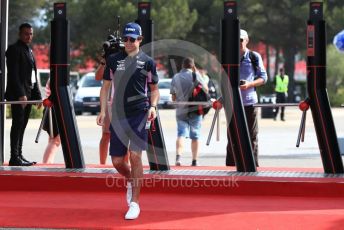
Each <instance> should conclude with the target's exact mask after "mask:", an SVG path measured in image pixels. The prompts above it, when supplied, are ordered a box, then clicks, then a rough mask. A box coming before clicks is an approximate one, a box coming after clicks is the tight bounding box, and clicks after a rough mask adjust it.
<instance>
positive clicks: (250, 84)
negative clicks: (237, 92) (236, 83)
mask: <svg viewBox="0 0 344 230" xmlns="http://www.w3.org/2000/svg"><path fill="white" fill-rule="evenodd" d="M251 87H253V82H249V81H246V80H240V89H241V90H247V89H249V88H251Z"/></svg>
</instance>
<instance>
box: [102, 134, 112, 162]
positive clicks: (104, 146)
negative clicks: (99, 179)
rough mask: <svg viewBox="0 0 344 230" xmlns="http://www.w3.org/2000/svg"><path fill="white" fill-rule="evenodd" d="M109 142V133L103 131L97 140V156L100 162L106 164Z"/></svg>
mask: <svg viewBox="0 0 344 230" xmlns="http://www.w3.org/2000/svg"><path fill="white" fill-rule="evenodd" d="M109 143H110V133H108V132H103V133H102V138H101V139H100V142H99V158H100V164H103V165H104V164H106V158H107V155H108V151H109Z"/></svg>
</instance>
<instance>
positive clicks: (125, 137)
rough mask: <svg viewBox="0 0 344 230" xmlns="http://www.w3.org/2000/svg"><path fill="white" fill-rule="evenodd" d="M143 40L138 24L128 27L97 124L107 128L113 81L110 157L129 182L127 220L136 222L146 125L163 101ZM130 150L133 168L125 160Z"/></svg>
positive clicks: (110, 64)
mask: <svg viewBox="0 0 344 230" xmlns="http://www.w3.org/2000/svg"><path fill="white" fill-rule="evenodd" d="M142 39H143V37H142V31H141V27H140V26H139V25H138V24H136V23H128V24H127V25H126V26H125V27H124V32H123V41H124V46H125V51H120V52H118V53H115V54H112V55H110V56H109V57H108V58H107V60H106V68H105V72H104V77H103V79H104V81H103V86H102V88H101V91H100V103H101V111H100V114H99V115H98V117H97V124H98V125H103V124H104V118H105V113H106V107H107V106H108V105H107V101H108V95H109V89H110V87H111V79H112V84H113V85H114V96H113V104H112V119H111V125H110V155H111V159H112V164H113V166H114V167H115V168H116V170H117V171H118V172H119V173H120V174H121V175H123V176H124V177H125V178H126V180H127V202H128V206H129V210H128V212H127V213H126V215H125V219H127V220H132V219H136V218H137V217H138V216H139V214H140V207H139V195H140V189H141V184H142V179H143V167H142V159H141V155H142V151H143V150H146V148H147V138H148V132H147V129H146V128H145V125H146V123H147V122H148V123H149V122H152V121H153V120H154V119H155V118H156V106H157V104H158V100H159V91H158V86H157V83H158V75H157V72H156V65H155V63H154V61H153V59H152V58H151V57H149V56H148V55H147V54H145V53H144V52H143V51H141V50H140V49H139V47H140V43H141V42H142ZM148 86H149V88H150V90H148V88H147V87H148ZM148 91H150V95H149V94H148V93H147V92H148ZM128 150H129V154H130V156H129V159H130V166H129V164H128V163H127V161H126V160H125V156H126V154H127V152H128Z"/></svg>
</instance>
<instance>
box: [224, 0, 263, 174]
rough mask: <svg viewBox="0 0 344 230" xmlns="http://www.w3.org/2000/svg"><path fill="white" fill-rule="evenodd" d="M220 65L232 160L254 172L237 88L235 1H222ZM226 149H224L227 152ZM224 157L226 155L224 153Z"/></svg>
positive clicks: (237, 35) (237, 42)
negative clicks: (222, 75) (223, 72)
mask: <svg viewBox="0 0 344 230" xmlns="http://www.w3.org/2000/svg"><path fill="white" fill-rule="evenodd" d="M221 32H222V36H221V39H222V40H221V48H222V52H221V54H222V56H221V58H222V67H223V70H224V71H225V72H226V74H225V77H222V79H221V90H222V96H223V101H224V103H223V105H224V109H225V113H226V119H227V124H228V130H227V132H228V134H229V138H228V142H229V144H230V145H231V147H232V149H233V153H234V161H235V165H236V167H237V171H239V172H256V170H257V169H256V164H255V161H254V158H253V153H252V146H251V140H250V136H249V131H248V127H247V122H246V116H245V112H244V107H243V104H242V100H241V93H240V89H239V38H240V25H239V20H238V17H237V3H236V2H235V1H225V2H224V19H223V20H222V31H221ZM228 154H230V152H227V155H228ZM227 157H228V156H227Z"/></svg>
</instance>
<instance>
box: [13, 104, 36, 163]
mask: <svg viewBox="0 0 344 230" xmlns="http://www.w3.org/2000/svg"><path fill="white" fill-rule="evenodd" d="M11 111H12V126H11V133H10V142H11V158H10V161H9V165H10V166H31V165H32V163H30V162H24V161H23V160H22V159H21V157H20V154H21V152H19V151H20V149H21V145H22V142H20V140H21V138H22V136H23V133H24V130H25V126H26V125H25V109H24V108H23V107H22V105H11Z"/></svg>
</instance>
